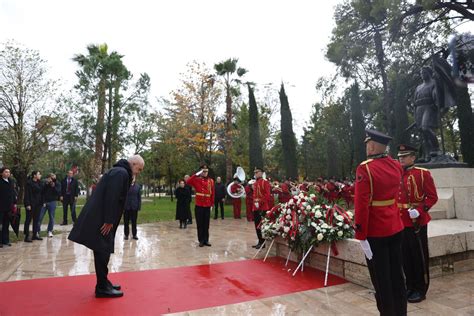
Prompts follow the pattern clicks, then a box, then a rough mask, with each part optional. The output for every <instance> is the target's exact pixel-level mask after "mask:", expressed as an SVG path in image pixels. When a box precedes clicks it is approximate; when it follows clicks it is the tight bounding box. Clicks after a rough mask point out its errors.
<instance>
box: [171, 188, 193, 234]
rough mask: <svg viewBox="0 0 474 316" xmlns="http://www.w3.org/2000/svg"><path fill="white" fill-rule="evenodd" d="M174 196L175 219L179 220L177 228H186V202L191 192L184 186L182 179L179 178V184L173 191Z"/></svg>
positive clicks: (189, 198)
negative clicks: (175, 200)
mask: <svg viewBox="0 0 474 316" xmlns="http://www.w3.org/2000/svg"><path fill="white" fill-rule="evenodd" d="M174 195H175V196H176V199H177V202H176V220H179V228H186V226H187V221H188V204H189V201H190V200H191V192H190V191H189V190H188V189H187V188H185V182H184V180H183V179H181V180H179V185H178V187H177V188H176V190H175V191H174Z"/></svg>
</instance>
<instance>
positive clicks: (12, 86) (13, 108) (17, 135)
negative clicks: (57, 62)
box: [0, 42, 62, 198]
mask: <svg viewBox="0 0 474 316" xmlns="http://www.w3.org/2000/svg"><path fill="white" fill-rule="evenodd" d="M47 69H48V66H47V64H46V61H44V60H43V59H42V58H41V56H40V54H39V52H38V51H35V50H32V49H28V48H25V47H23V46H21V45H20V44H18V43H15V42H7V43H5V44H2V45H1V46H0V144H1V145H0V155H1V160H2V162H3V164H4V165H6V166H8V167H9V168H10V169H11V171H12V173H13V175H14V177H15V178H16V179H17V183H18V185H19V187H20V198H22V196H23V188H24V185H25V183H26V177H27V174H28V173H29V171H30V169H31V168H32V167H33V166H34V165H35V164H36V162H37V161H38V158H39V157H41V156H42V154H43V153H44V152H46V151H48V150H49V149H51V148H54V147H55V146H57V145H58V138H59V136H60V134H61V133H60V132H61V129H60V126H61V124H62V117H61V115H60V112H61V111H60V105H56V104H55V102H54V101H55V100H54V98H55V94H56V90H55V86H56V84H57V82H54V81H52V80H50V79H49V78H48V76H49V75H48V72H47Z"/></svg>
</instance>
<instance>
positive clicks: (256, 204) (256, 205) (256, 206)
mask: <svg viewBox="0 0 474 316" xmlns="http://www.w3.org/2000/svg"><path fill="white" fill-rule="evenodd" d="M254 204H255V208H256V209H257V210H258V206H259V205H260V204H258V202H255V203H254Z"/></svg>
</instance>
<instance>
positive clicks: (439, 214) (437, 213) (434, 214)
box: [429, 208, 448, 220]
mask: <svg viewBox="0 0 474 316" xmlns="http://www.w3.org/2000/svg"><path fill="white" fill-rule="evenodd" d="M429 213H430V215H431V219H433V220H435V219H446V218H448V217H447V214H446V211H445V210H442V209H439V208H432V209H431V210H430V212H429Z"/></svg>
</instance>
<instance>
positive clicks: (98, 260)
mask: <svg viewBox="0 0 474 316" xmlns="http://www.w3.org/2000/svg"><path fill="white" fill-rule="evenodd" d="M109 260H110V252H99V251H94V266H95V275H96V277H97V285H96V289H97V288H99V289H103V290H105V289H107V288H109V286H110V284H111V283H110V282H109V280H108V279H107V274H109V268H108V267H107V266H108V264H109Z"/></svg>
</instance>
